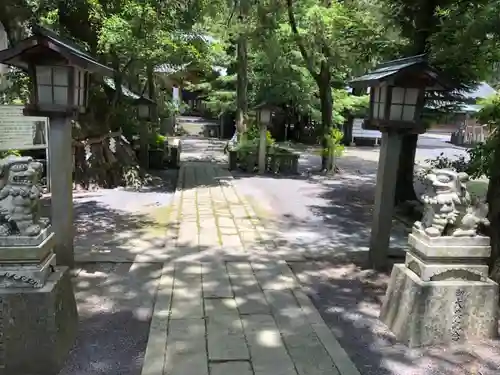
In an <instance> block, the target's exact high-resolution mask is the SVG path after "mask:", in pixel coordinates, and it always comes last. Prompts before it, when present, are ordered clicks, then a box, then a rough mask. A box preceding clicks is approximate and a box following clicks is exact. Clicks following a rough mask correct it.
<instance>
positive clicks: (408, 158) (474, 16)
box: [381, 0, 498, 204]
mask: <svg viewBox="0 0 500 375" xmlns="http://www.w3.org/2000/svg"><path fill="white" fill-rule="evenodd" d="M381 1H382V3H383V4H385V7H384V8H383V9H384V10H385V14H386V16H387V19H388V20H390V22H392V24H393V25H395V26H396V27H398V28H399V30H400V32H401V35H402V37H403V38H405V41H406V43H404V44H403V48H401V49H400V51H399V52H400V54H401V55H403V56H409V55H417V54H422V53H425V54H428V56H429V59H430V61H431V63H432V64H433V65H434V66H436V67H437V68H439V69H441V70H442V71H443V72H444V73H445V74H447V75H448V76H449V77H450V78H451V79H453V80H455V82H456V84H457V86H458V87H460V88H464V89H467V88H470V87H473V86H474V85H475V84H477V83H478V82H479V81H481V80H483V79H485V78H487V77H489V76H490V71H491V69H492V67H493V63H494V61H495V59H498V52H497V51H498V46H497V44H498V43H497V42H496V41H495V38H494V37H493V35H495V34H497V32H496V30H495V28H494V27H493V25H492V23H491V21H492V18H494V17H496V16H493V15H492V14H488V13H487V11H486V10H489V11H493V12H494V8H497V7H498V4H497V3H498V2H497V1H495V0H478V1H475V2H474V3H471V2H469V1H462V0H437V1H436V0H381ZM394 57H399V56H394ZM417 142H418V135H406V136H405V137H404V139H403V144H402V148H401V150H402V151H401V154H400V158H399V169H398V178H397V184H396V197H395V199H396V203H397V204H398V203H402V202H405V201H408V200H415V199H416V195H415V190H414V188H413V174H414V166H415V154H416V149H417Z"/></svg>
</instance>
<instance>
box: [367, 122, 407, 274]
mask: <svg viewBox="0 0 500 375" xmlns="http://www.w3.org/2000/svg"><path fill="white" fill-rule="evenodd" d="M402 137H403V135H402V134H401V133H398V132H396V131H384V132H383V133H382V147H381V149H380V156H379V164H378V170H377V186H376V188H375V205H374V209H373V224H372V230H371V235H370V252H369V254H370V263H371V265H372V266H373V268H375V269H378V270H380V269H384V267H386V266H387V255H388V251H389V242H390V238H391V228H392V215H393V212H394V194H395V191H396V179H397V171H398V164H399V156H398V155H399V152H400V149H401V141H402Z"/></svg>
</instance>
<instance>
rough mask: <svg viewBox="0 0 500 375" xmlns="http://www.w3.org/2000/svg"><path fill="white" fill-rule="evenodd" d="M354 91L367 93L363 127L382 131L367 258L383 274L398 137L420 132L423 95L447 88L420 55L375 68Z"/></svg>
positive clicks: (355, 82) (422, 128)
mask: <svg viewBox="0 0 500 375" xmlns="http://www.w3.org/2000/svg"><path fill="white" fill-rule="evenodd" d="M351 85H352V86H353V87H355V88H366V87H369V88H370V111H369V116H368V118H367V119H365V121H364V123H363V127H364V128H365V129H370V130H375V129H376V130H380V131H381V132H382V134H383V135H382V145H381V150H380V157H379V165H378V171H377V186H376V189H375V205H374V210H373V224H372V230H371V235H370V251H369V258H370V263H371V265H372V266H373V268H375V269H377V270H384V269H385V268H386V267H387V263H388V262H387V257H388V250H389V245H390V243H389V242H390V235H391V228H392V217H393V214H394V202H395V189H396V178H397V170H398V166H399V165H398V163H399V153H400V150H401V144H402V138H403V136H404V135H405V134H408V133H423V132H424V131H425V126H424V125H423V123H422V118H421V117H422V111H423V108H424V101H425V91H426V90H435V91H439V90H441V91H444V90H450V89H451V88H452V85H451V84H450V83H449V82H446V80H445V79H444V78H443V77H442V76H441V73H439V72H438V71H437V70H436V69H434V68H432V67H431V66H430V65H429V64H428V63H427V61H426V58H425V56H424V55H419V56H413V57H408V58H404V59H399V60H394V61H389V62H386V63H383V64H380V65H379V66H378V67H377V68H376V69H375V70H374V71H373V72H370V73H368V74H366V75H364V76H361V77H358V78H355V79H354V80H352V81H351Z"/></svg>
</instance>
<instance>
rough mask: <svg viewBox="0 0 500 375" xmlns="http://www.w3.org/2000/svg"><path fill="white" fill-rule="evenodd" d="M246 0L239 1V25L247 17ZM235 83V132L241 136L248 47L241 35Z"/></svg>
mask: <svg viewBox="0 0 500 375" xmlns="http://www.w3.org/2000/svg"><path fill="white" fill-rule="evenodd" d="M247 2H248V0H240V17H239V18H240V22H241V24H243V23H244V21H245V20H246V18H247V15H248V3H247ZM237 65H238V70H237V72H238V73H237V83H236V130H237V131H238V133H239V135H240V136H242V135H243V134H245V132H246V130H247V129H246V117H247V112H248V99H247V89H248V46H247V35H246V34H245V33H241V35H240V36H239V38H238V46H237Z"/></svg>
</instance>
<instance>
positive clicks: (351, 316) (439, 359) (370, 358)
mask: <svg viewBox="0 0 500 375" xmlns="http://www.w3.org/2000/svg"><path fill="white" fill-rule="evenodd" d="M290 265H291V267H292V269H293V270H294V272H295V273H296V274H297V276H298V277H299V279H300V280H301V282H302V284H303V285H305V286H306V287H307V288H308V294H309V296H310V297H311V299H312V300H313V302H314V304H315V305H316V307H317V308H318V310H319V311H320V313H321V315H322V316H323V319H324V320H325V322H326V323H327V325H328V326H329V327H330V329H331V330H332V331H333V332H334V333H335V335H336V337H337V338H338V340H339V342H340V344H341V345H342V347H343V348H344V349H345V350H346V352H347V353H348V354H349V356H350V357H351V360H352V361H353V362H354V363H355V364H356V366H357V367H358V369H359V371H360V373H361V375H498V374H499V373H500V341H499V340H495V341H486V342H476V343H468V344H467V345H456V346H452V347H449V348H440V347H434V348H429V349H408V348H407V347H405V346H403V345H401V344H398V343H397V342H396V340H395V338H394V336H393V335H392V334H391V332H390V331H388V329H387V328H386V327H385V325H383V324H382V323H381V322H380V321H379V320H378V315H379V312H380V306H381V303H382V298H383V297H384V294H385V289H386V285H387V282H388V279H389V276H388V275H387V274H382V273H376V272H374V271H372V270H363V269H362V268H361V267H359V266H358V265H357V264H354V263H349V262H345V263H342V262H335V263H329V262H310V263H291V264H290Z"/></svg>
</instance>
